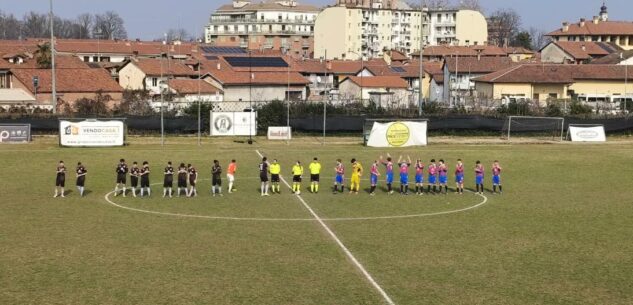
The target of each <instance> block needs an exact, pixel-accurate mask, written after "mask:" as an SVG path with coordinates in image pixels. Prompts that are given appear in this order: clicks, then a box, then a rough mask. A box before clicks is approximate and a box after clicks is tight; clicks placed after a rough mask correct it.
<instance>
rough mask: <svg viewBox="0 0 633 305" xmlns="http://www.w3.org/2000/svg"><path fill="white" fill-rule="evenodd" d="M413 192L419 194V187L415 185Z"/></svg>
mask: <svg viewBox="0 0 633 305" xmlns="http://www.w3.org/2000/svg"><path fill="white" fill-rule="evenodd" d="M415 192H416V193H419V192H420V186H419V185H416V186H415Z"/></svg>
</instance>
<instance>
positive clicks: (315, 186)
mask: <svg viewBox="0 0 633 305" xmlns="http://www.w3.org/2000/svg"><path fill="white" fill-rule="evenodd" d="M308 168H309V169H310V192H312V193H313V194H316V193H318V192H319V175H321V163H319V159H317V158H316V157H314V160H312V163H310V165H309V166H308Z"/></svg>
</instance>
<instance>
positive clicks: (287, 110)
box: [286, 65, 290, 144]
mask: <svg viewBox="0 0 633 305" xmlns="http://www.w3.org/2000/svg"><path fill="white" fill-rule="evenodd" d="M286 132H288V136H289V135H290V65H288V91H287V93H286ZM288 136H287V137H286V144H290V139H289V137H288Z"/></svg>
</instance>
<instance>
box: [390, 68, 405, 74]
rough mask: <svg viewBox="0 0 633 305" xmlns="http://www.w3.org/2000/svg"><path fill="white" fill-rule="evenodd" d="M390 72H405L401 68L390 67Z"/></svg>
mask: <svg viewBox="0 0 633 305" xmlns="http://www.w3.org/2000/svg"><path fill="white" fill-rule="evenodd" d="M391 71H393V72H396V73H404V72H407V71H406V70H405V69H404V68H403V67H391Z"/></svg>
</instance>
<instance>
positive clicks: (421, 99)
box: [418, 0, 425, 116]
mask: <svg viewBox="0 0 633 305" xmlns="http://www.w3.org/2000/svg"><path fill="white" fill-rule="evenodd" d="M424 16H425V14H424V0H420V75H419V78H418V83H419V84H418V91H419V92H418V116H422V105H423V104H424V93H423V91H422V90H423V89H424V82H423V81H422V79H423V76H424V65H423V63H422V59H423V58H424Z"/></svg>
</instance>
